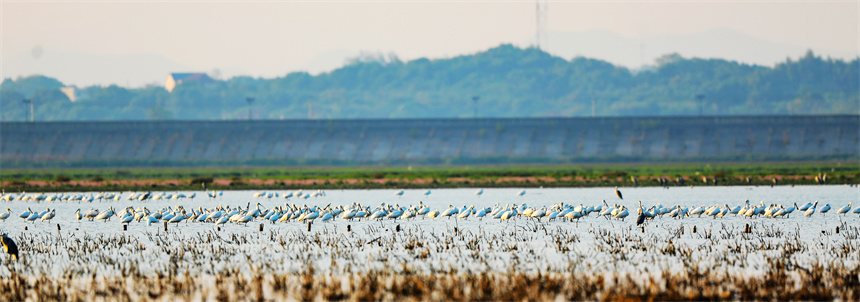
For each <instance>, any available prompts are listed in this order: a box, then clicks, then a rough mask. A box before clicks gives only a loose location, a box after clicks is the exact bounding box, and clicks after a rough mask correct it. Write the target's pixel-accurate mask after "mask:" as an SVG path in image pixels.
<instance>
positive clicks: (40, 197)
mask: <svg viewBox="0 0 860 302" xmlns="http://www.w3.org/2000/svg"><path fill="white" fill-rule="evenodd" d="M206 193H207V194H210V197H212V198H214V197H215V196H217V195H214V194H215V192H214V191H212V192H210V191H207V192H206ZM213 195H214V196H213ZM194 197H197V193H192V194H191V195H187V196H186V195H185V194H183V193H176V194H170V193H167V192H161V194H153V193H152V192H140V193H138V192H133V193H131V194H129V195H128V196H127V197H126V200H137V201H144V200H150V199H151V200H160V199H184V198H192V199H193V198H194ZM121 199H122V193H98V194H92V193H90V194H75V195H72V194H68V193H65V194H64V193H59V194H53V195H46V194H44V193H37V194H27V193H26V192H24V193H21V194H20V195H18V196H15V195H14V194H6V193H2V194H0V200H3V201H86V202H93V201H96V200H115V201H120V200H121Z"/></svg>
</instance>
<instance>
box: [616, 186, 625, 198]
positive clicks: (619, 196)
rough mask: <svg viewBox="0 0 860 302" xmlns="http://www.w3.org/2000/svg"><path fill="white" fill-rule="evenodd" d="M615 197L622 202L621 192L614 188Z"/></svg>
mask: <svg viewBox="0 0 860 302" xmlns="http://www.w3.org/2000/svg"><path fill="white" fill-rule="evenodd" d="M615 196H618V199H621V200H624V197H621V191H618V187H615Z"/></svg>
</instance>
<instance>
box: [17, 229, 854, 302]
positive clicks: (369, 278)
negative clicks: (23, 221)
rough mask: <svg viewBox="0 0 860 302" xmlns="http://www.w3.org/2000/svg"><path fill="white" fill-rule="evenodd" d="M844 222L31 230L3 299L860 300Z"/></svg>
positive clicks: (850, 239) (21, 242) (849, 234)
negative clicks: (692, 228) (804, 230)
mask: <svg viewBox="0 0 860 302" xmlns="http://www.w3.org/2000/svg"><path fill="white" fill-rule="evenodd" d="M840 228H841V230H840V232H839V233H838V234H837V233H835V232H834V234H831V235H828V236H829V237H820V238H819V239H817V240H812V241H809V240H807V241H803V240H801V239H800V236H799V235H798V234H799V232H800V230H795V231H794V232H789V231H784V230H777V229H774V228H772V227H771V226H768V225H767V224H765V223H753V225H752V226H751V232H749V233H747V232H745V229H746V226H745V225H738V226H735V225H728V224H723V225H718V226H715V227H714V228H712V229H709V230H702V229H700V230H699V231H698V232H697V233H691V232H689V230H688V231H687V232H683V231H682V230H680V229H678V228H675V227H662V228H661V226H659V225H658V226H657V227H656V228H654V227H651V228H649V231H648V232H641V231H640V230H639V229H638V228H628V229H620V230H618V229H604V228H596V229H593V230H591V229H585V228H583V229H571V228H567V227H555V228H553V227H547V225H546V224H528V225H526V226H522V225H520V226H513V225H512V226H511V227H509V228H505V229H504V230H503V231H502V232H496V233H489V232H486V231H484V230H482V229H481V228H478V229H474V230H457V231H454V228H453V227H448V228H446V229H445V230H443V231H438V230H436V231H434V230H427V229H423V228H421V227H418V226H410V225H405V226H404V227H403V229H402V231H400V232H396V231H394V229H392V228H390V227H389V228H386V227H385V226H381V225H379V224H368V225H365V226H363V227H358V228H356V227H354V228H353V229H354V230H356V231H355V232H349V233H342V232H338V231H337V230H336V229H333V228H329V227H319V228H317V229H316V230H315V231H314V232H304V231H289V232H282V231H279V230H270V231H268V232H260V233H232V234H231V233H219V232H214V231H209V232H202V233H193V234H183V233H181V232H180V231H174V232H167V233H164V232H160V233H155V234H152V233H146V236H137V237H135V236H129V235H123V234H116V235H86V234H83V235H80V234H65V235H47V234H39V235H34V234H27V233H22V234H19V235H18V236H16V238H17V240H18V242H19V246H20V247H21V251H22V255H23V256H22V259H21V260H19V261H12V260H9V259H7V258H3V260H2V267H0V275H2V278H0V300H3V301H23V300H47V301H54V300H62V301H84V300H87V301H91V300H131V301H147V300H201V299H203V300H261V301H270V300H306V301H310V300H350V301H393V300H396V301H404V300H405V301H409V300H435V301H450V300H453V301H488V300H494V301H499V300H502V301H524V300H529V301H531V300H544V301H546V300H612V301H630V300H834V299H839V300H848V301H852V300H858V299H860V279H858V278H860V265H858V259H857V253H858V251H860V242H858V239H857V235H858V232H860V228H858V227H856V226H850V225H846V224H843V225H841V226H840ZM684 233H685V234H684ZM825 235H826V234H825Z"/></svg>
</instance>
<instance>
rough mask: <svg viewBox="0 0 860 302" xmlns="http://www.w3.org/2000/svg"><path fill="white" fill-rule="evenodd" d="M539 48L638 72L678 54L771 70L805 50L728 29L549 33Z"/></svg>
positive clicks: (828, 53)
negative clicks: (640, 36) (638, 35)
mask: <svg viewBox="0 0 860 302" xmlns="http://www.w3.org/2000/svg"><path fill="white" fill-rule="evenodd" d="M546 35H547V38H546V40H545V41H546V42H545V45H542V48H543V49H544V50H545V51H547V52H549V53H551V54H553V55H556V56H560V57H562V58H565V59H568V60H569V59H571V58H574V57H577V56H582V57H587V58H595V59H600V60H604V61H607V62H610V63H612V64H615V65H621V66H625V67H628V68H631V69H638V68H639V67H641V66H642V65H652V64H654V60H655V59H656V58H658V57H660V56H662V55H665V54H670V53H678V54H680V55H681V56H683V57H687V58H715V59H724V60H727V61H737V62H740V63H745V64H755V65H762V66H774V65H775V64H776V63H781V62H784V61H785V59H786V58H797V57H800V56H803V55H804V54H805V53H806V51H807V50H809V48H808V47H803V46H797V45H789V44H781V43H776V42H772V41H767V40H764V39H759V38H756V37H752V36H749V35H746V34H743V33H740V32H737V31H734V30H730V29H713V30H708V31H704V32H697V33H691V34H673V35H658V36H651V37H646V38H643V39H637V38H629V37H624V36H621V35H618V34H616V33H613V32H611V31H606V30H593V31H586V32H559V31H549V32H547V33H546ZM815 52H816V54H818V55H821V56H823V57H833V58H840V59H846V60H851V59H854V58H856V57H857V56H858V54H857V53H849V52H841V51H834V50H827V49H815Z"/></svg>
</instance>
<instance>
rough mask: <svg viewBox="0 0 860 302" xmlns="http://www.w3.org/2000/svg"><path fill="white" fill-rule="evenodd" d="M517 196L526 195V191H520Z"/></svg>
mask: <svg viewBox="0 0 860 302" xmlns="http://www.w3.org/2000/svg"><path fill="white" fill-rule="evenodd" d="M517 195H519V196H523V195H526V190H522V191H520V192H519V193H517Z"/></svg>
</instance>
